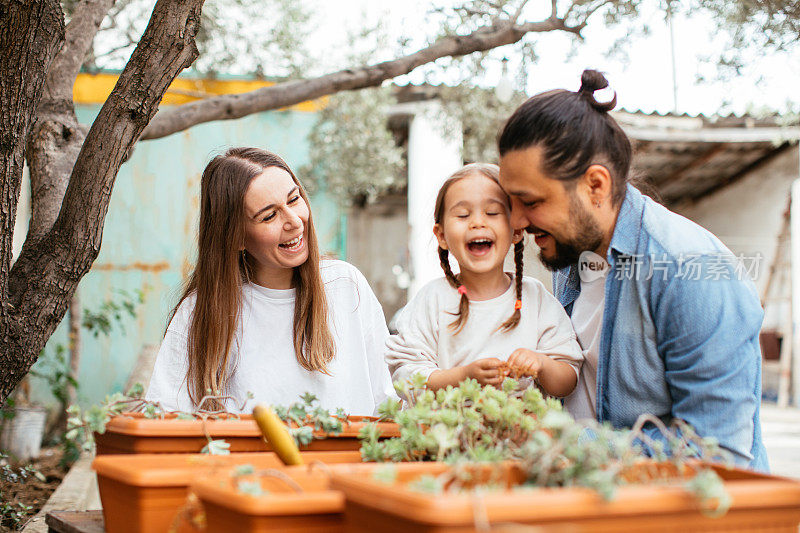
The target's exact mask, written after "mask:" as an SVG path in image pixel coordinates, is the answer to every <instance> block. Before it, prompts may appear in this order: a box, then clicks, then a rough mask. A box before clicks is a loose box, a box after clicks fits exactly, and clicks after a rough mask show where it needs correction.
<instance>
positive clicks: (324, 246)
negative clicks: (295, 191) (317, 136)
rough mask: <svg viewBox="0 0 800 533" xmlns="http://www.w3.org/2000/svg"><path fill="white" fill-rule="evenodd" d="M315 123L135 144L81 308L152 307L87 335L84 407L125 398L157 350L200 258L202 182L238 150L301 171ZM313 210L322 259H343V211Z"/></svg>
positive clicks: (213, 126) (233, 126) (258, 121)
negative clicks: (147, 355)
mask: <svg viewBox="0 0 800 533" xmlns="http://www.w3.org/2000/svg"><path fill="white" fill-rule="evenodd" d="M99 110H100V106H99V105H91V106H90V105H82V106H78V108H77V109H76V111H77V115H78V119H79V120H80V121H81V122H82V123H85V124H90V123H91V121H92V120H93V119H94V117H95V116H96V115H97V113H98V111H99ZM315 120H316V115H315V114H314V113H309V112H301V111H292V110H288V111H275V112H268V113H260V114H257V115H252V116H249V117H246V118H243V119H240V120H236V121H220V122H212V123H209V124H203V125H200V126H197V127H194V128H192V129H190V130H188V131H185V132H182V133H178V134H175V135H172V136H170V137H166V138H164V139H158V140H154V141H143V142H140V143H138V144H137V145H136V147H135V150H134V152H133V155H132V157H131V159H130V160H129V161H128V162H126V163H125V164H124V165H123V166H122V168H121V169H120V172H119V175H118V176H117V180H116V183H115V185H114V191H113V193H112V196H111V203H110V205H109V210H108V215H107V217H106V221H105V227H104V230H103V243H102V247H101V250H100V255H99V257H98V258H97V260H96V261H95V263H94V265H93V267H92V270H91V271H90V272H89V273H88V274H87V275H86V276H85V277H84V278H83V280H82V281H81V283H80V286H79V291H80V297H81V304H82V306H83V307H84V308H87V309H92V310H96V309H98V308H99V307H100V305H101V304H102V303H103V302H104V301H105V300H107V299H109V298H112V299H116V300H118V301H119V300H120V296H119V294H118V291H120V290H122V291H126V292H127V293H130V294H133V293H134V292H135V291H136V290H142V291H144V298H145V301H144V303H143V304H142V305H140V306H139V307H138V310H137V314H136V317H135V318H131V317H128V316H123V317H122V320H121V323H122V326H123V328H124V331H123V330H121V329H120V328H118V327H115V328H114V330H113V331H112V334H111V335H110V336H108V337H105V336H102V335H101V336H100V337H98V338H93V337H91V336H90V335H88V334H86V333H85V332H84V334H83V336H82V340H83V349H82V354H81V364H80V372H79V383H80V388H79V398H80V402H81V403H82V404H89V403H96V402H99V401H101V400H102V399H103V398H104V397H105V395H106V394H109V393H112V392H115V391H119V390H121V388H122V387H123V386H124V385H125V382H126V381H127V379H128V376H129V374H130V371H131V369H132V368H133V365H134V362H135V361H136V358H137V356H138V354H139V353H140V351H141V350H142V347H143V346H145V345H148V344H151V345H158V344H159V343H160V341H161V338H162V336H163V334H164V329H165V327H166V319H167V314H168V312H169V310H170V309H171V308H172V306H174V305H175V303H176V301H177V298H178V296H179V291H180V285H181V283H182V281H183V279H184V277H185V276H186V275H187V273H188V272H189V270H190V269H191V266H192V264H193V262H194V258H195V255H196V232H197V221H198V217H199V208H198V205H199V204H198V202H199V193H200V175H201V173H202V170H203V168H204V167H205V165H206V164H207V163H208V161H209V160H210V159H211V158H212V157H213V156H215V155H217V154H219V153H221V152H223V151H224V150H225V149H226V148H228V147H231V146H257V147H261V148H266V149H269V150H271V151H273V152H276V153H278V154H280V155H281V156H282V157H284V159H286V161H287V162H288V163H289V165H290V166H291V167H292V169H294V170H295V171H297V170H298V169H300V168H301V167H302V166H303V165H305V164H307V163H308V160H309V156H308V143H307V141H306V136H307V134H308V132H309V130H310V129H311V127H312V126H313V124H314V122H315ZM298 177H299V178H300V179H301V180H302V179H303V177H302V175H299V176H298ZM312 209H313V213H314V220H315V224H316V226H317V230H318V233H319V235H320V247H321V250H322V251H323V252H325V253H328V254H330V255H333V256H337V257H342V258H343V257H344V256H345V242H344V240H345V235H346V231H345V229H346V228H345V217H344V214H343V211H342V210H341V209H340V208H339V207H338V206H337V204H336V203H335V202H334V201H333V200H332V199H331V198H330V197H327V196H326V195H325V194H324V193H321V194H316V195H315V196H314V197H312ZM66 333H67V327H66V323H62V324H61V325H60V326H59V328H58V330H57V331H56V334H55V335H53V337H52V338H51V339H50V342H49V343H48V347H47V348H46V350H49V351H50V352H51V353H52V351H53V350H54V349H55V345H56V344H62V345H65V346H66V344H67V335H66ZM33 385H34V386H33V387H32V389H33V390H34V391H36V392H35V398H34V399H37V400H39V401H42V402H44V403H50V404H52V403H53V399H52V397H50V396H49V394H47V392H46V391H47V386H46V385H45V384H44V383H41V382H38V380H34V383H33ZM145 385H146V384H145Z"/></svg>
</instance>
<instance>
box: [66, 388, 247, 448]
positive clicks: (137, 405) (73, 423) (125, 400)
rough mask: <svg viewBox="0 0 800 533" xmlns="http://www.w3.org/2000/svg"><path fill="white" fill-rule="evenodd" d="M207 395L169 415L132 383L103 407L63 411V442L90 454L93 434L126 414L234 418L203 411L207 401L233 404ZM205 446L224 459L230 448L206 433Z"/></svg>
mask: <svg viewBox="0 0 800 533" xmlns="http://www.w3.org/2000/svg"><path fill="white" fill-rule="evenodd" d="M206 392H207V394H206V396H204V397H203V398H202V399H201V400H200V402H199V403H198V407H197V409H195V410H194V411H192V412H190V413H186V412H180V411H169V410H166V409H164V408H163V407H162V406H161V403H160V402H154V401H150V400H146V399H144V398H143V396H144V386H143V385H142V384H141V383H136V384H135V385H133V387H131V388H130V389H129V390H128V392H127V393H125V394H122V393H119V392H118V393H115V394H112V395H109V396H106V399H105V401H104V402H103V403H101V404H99V405H93V406H91V407H89V408H88V409H81V408H80V407H79V406H77V405H71V406H69V408H68V409H67V414H68V415H69V418H68V419H67V432H66V434H65V438H66V439H67V440H69V441H72V442H74V443H79V444H80V446H81V447H82V448H83V449H85V450H91V449H92V448H93V447H94V434H95V433H100V434H102V433H105V431H106V425H107V424H108V422H109V421H110V420H111V417H113V416H117V415H123V414H127V413H141V414H142V416H144V417H145V418H161V419H163V418H166V417H167V416H175V418H177V419H179V420H203V421H205V420H207V419H209V418H211V419H216V418H221V417H230V416H233V417H236V416H237V415H236V414H235V413H231V412H230V411H228V410H227V409H221V410H207V409H204V408H203V405H205V404H206V402H208V401H210V400H219V401H220V402H224V401H226V400H230V401H236V399H235V398H233V397H232V396H224V395H219V394H216V395H215V394H212V391H210V390H209V391H206ZM252 397H253V395H252V394H251V393H248V394H247V396H246V397H245V399H244V400H243V401H242V403H241V405H237V408H238V410H239V411H241V410H242V409H244V404H245V402H247V400H249V399H251V398H252ZM206 439H208V444H207V445H206V446H205V447H204V448H203V449H202V450H201V453H208V454H212V455H227V454H228V453H230V451H229V449H228V448H229V447H230V444H228V443H227V442H225V441H224V440H219V439H218V440H215V439H212V438H211V436H210V435H209V434H208V433H206Z"/></svg>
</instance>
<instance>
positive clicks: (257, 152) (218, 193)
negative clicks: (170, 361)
mask: <svg viewBox="0 0 800 533" xmlns="http://www.w3.org/2000/svg"><path fill="white" fill-rule="evenodd" d="M270 167H277V168H280V169H282V170H285V171H286V172H287V173H288V174H289V175H290V176H291V177H292V180H294V182H295V183H296V184H297V186H298V187H299V191H300V196H302V198H303V200H305V202H306V203H307V204H308V205H309V215H308V224H307V228H306V246H308V259H307V260H306V262H305V263H303V264H302V265H300V266H299V267H297V268H295V269H294V274H293V285H294V288H295V290H296V295H295V306H294V330H293V331H294V351H295V356H296V357H297V362H298V363H299V364H300V366H302V367H303V368H305V369H306V370H309V371H320V372H323V373H326V374H327V373H328V370H327V367H328V363H330V361H331V360H332V359H333V358H334V356H335V344H334V341H333V335H332V334H331V331H330V327H329V325H328V303H327V298H326V296H325V287H324V285H323V282H322V276H321V274H320V254H319V243H318V241H317V234H316V231H315V229H314V222H313V220H312V217H311V212H310V211H311V210H310V203H309V201H308V195H307V194H306V192H305V189H304V188H303V186H302V185H301V184H300V182H299V181H298V180H297V177H296V176H295V175H294V172H292V170H291V169H290V168H289V165H287V164H286V162H285V161H284V160H283V159H281V158H280V157H279V156H278V155H276V154H273V153H271V152H267V151H266V150H261V149H258V148H231V149H230V150H228V151H227V152H226V153H225V154H224V155H220V156H217V157H215V158H214V159H213V160H212V161H211V162H210V163H209V164H208V166H207V167H206V169H205V171H204V172H203V177H202V183H201V186H200V226H199V232H198V254H197V264H196V265H195V268H194V271H193V272H192V274H191V275H190V277H189V279H188V280H187V282H186V284H185V286H184V289H183V293H182V295H181V298H180V301H179V302H178V305H176V306H175V308H174V309H173V310H172V313H171V315H170V319H171V318H172V316H174V315H175V313H176V312H177V310H178V308H179V307H180V305H181V303H183V301H184V300H185V299H186V298H187V297H189V296H191V295H196V301H195V305H194V311H193V313H192V317H191V322H190V325H189V332H188V337H189V338H188V344H187V351H188V361H189V370H188V373H187V380H186V381H187V383H186V386H187V388H188V390H189V397H190V398H191V400H192V403H193V405H194V406H195V407H202V408H203V409H218V408H221V407H222V405H221V404H220V402H218V401H216V400H210V401H206V402H205V403H204V404H203V405H202V406H199V405H198V403H199V402H200V400H201V399H202V398H203V397H204V396H206V395H207V394H209V391H210V392H211V393H212V394H215V395H217V394H225V393H227V392H229V388H230V382H231V376H232V374H233V372H234V368H235V361H234V360H232V352H233V350H232V348H233V344H234V339H235V338H236V330H237V328H238V327H239V324H240V320H239V319H240V315H241V308H242V286H243V285H244V284H245V283H247V282H248V281H249V278H250V274H249V273H250V272H251V271H252V270H253V265H252V264H250V259H249V256H248V255H247V254H246V253H244V252H243V251H242V250H243V247H244V240H245V213H244V197H245V193H246V192H247V189H248V187H249V186H250V182H251V181H252V180H253V178H255V177H256V176H258V175H260V174H261V173H262V172H264V170H265V169H267V168H270ZM265 327H266V325H265Z"/></svg>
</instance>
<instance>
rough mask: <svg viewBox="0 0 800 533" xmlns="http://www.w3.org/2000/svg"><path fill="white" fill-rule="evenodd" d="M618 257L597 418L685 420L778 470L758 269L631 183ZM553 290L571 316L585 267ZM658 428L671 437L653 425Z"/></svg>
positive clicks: (752, 461)
mask: <svg viewBox="0 0 800 533" xmlns="http://www.w3.org/2000/svg"><path fill="white" fill-rule="evenodd" d="M606 259H607V261H608V263H609V265H610V267H611V270H610V272H609V274H608V277H607V278H606V285H605V309H604V314H603V326H602V332H601V338H600V354H599V357H598V365H597V405H596V409H597V419H598V420H599V421H601V422H603V421H607V422H610V423H611V424H612V425H613V426H614V427H618V428H619V427H631V426H632V425H633V424H634V423H635V422H636V419H637V418H638V416H639V415H641V414H642V413H651V414H654V415H656V416H658V417H659V418H661V419H662V420H664V421H665V422H667V423H669V421H670V420H671V419H672V418H680V419H683V420H685V421H686V422H688V423H689V424H691V425H692V426H693V427H694V428H695V430H696V431H697V432H698V433H699V434H700V435H701V436H704V437H715V438H717V439H718V441H719V443H720V445H721V446H722V447H724V448H726V449H727V450H729V451H731V452H732V453H733V455H734V459H735V460H736V463H737V464H738V465H741V466H749V467H750V468H754V469H757V470H763V471H766V470H767V469H768V465H767V455H766V451H765V450H764V446H763V444H762V442H761V424H760V421H759V406H760V399H761V349H760V346H759V340H758V335H759V331H760V329H761V321H762V319H763V311H762V309H761V305H760V303H759V299H758V296H757V294H756V290H755V286H754V284H753V282H752V281H751V280H750V278H749V277H748V273H747V272H746V271H745V270H746V268H745V267H746V265H744V264H743V262H741V261H738V262H737V261H736V258H734V257H733V255H732V254H731V252H730V250H728V249H727V248H726V247H725V246H724V245H723V244H722V243H721V242H720V241H719V239H717V238H716V237H715V236H714V235H712V234H711V233H709V232H708V231H706V230H705V229H703V228H701V227H700V226H698V225H697V224H695V223H693V222H691V221H689V220H687V219H686V218H684V217H682V216H680V215H678V214H676V213H673V212H671V211H669V210H667V209H666V208H665V207H663V206H661V205H660V204H658V203H656V202H654V201H653V200H651V199H650V198H647V197H646V196H644V195H642V193H640V192H639V191H638V190H637V189H635V188H634V187H633V186H631V185H628V187H627V192H626V196H625V199H624V201H623V203H622V206H621V208H620V212H619V216H618V218H617V224H616V227H615V228H614V235H613V236H612V239H611V245H610V247H609V250H608V254H607V257H606ZM750 272H752V270H751V271H750ZM553 287H554V292H555V294H556V297H557V298H558V299H559V301H560V302H561V304H562V305H563V306H564V308H565V309H566V311H567V313H568V314H571V313H572V304H573V302H574V301H575V299H576V298H577V296H578V294H579V293H580V280H579V276H578V267H577V265H572V266H570V267H567V268H565V269H562V270H560V271H558V272H556V273H555V274H554V276H553ZM646 431H647V433H648V434H649V435H650V436H651V437H652V438H658V436H659V432H658V431H657V430H656V429H655V427H653V426H649V427H647V428H646ZM660 440H663V439H660Z"/></svg>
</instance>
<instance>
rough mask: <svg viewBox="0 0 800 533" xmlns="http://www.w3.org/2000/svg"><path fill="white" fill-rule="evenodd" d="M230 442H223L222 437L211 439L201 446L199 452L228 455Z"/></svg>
mask: <svg viewBox="0 0 800 533" xmlns="http://www.w3.org/2000/svg"><path fill="white" fill-rule="evenodd" d="M230 447H231V445H230V443H229V442H225V441H224V440H223V439H211V440H209V441H208V444H206V445H205V446H203V449H202V450H200V453H207V454H209V455H230V453H231V450H230Z"/></svg>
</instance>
